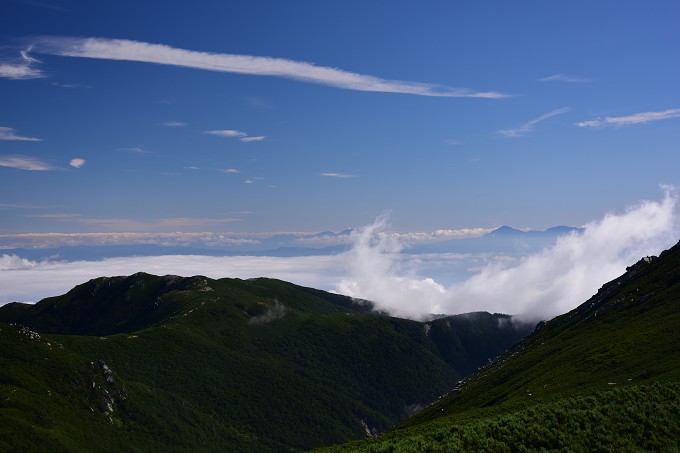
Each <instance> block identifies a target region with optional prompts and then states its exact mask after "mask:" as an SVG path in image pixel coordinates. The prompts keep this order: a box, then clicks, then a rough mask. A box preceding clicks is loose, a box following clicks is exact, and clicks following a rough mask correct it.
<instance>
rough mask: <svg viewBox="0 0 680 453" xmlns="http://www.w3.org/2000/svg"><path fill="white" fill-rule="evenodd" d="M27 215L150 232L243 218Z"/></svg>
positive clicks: (231, 221) (188, 227)
mask: <svg viewBox="0 0 680 453" xmlns="http://www.w3.org/2000/svg"><path fill="white" fill-rule="evenodd" d="M26 217H32V218H43V219H51V220H55V221H58V222H69V223H77V224H81V225H90V226H95V227H100V228H104V229H110V230H117V231H128V232H148V231H159V230H160V231H162V230H171V231H177V230H178V229H181V228H187V229H196V228H209V227H214V226H216V225H225V224H229V223H234V222H240V221H242V220H243V219H241V218H237V217H218V218H195V217H172V218H161V219H154V220H151V221H142V220H137V219H128V218H116V217H108V218H107V217H88V216H84V215H82V214H73V213H61V212H56V213H44V214H35V215H30V216H26Z"/></svg>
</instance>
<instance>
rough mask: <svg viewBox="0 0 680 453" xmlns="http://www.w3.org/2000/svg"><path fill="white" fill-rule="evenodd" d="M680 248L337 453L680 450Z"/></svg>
mask: <svg viewBox="0 0 680 453" xmlns="http://www.w3.org/2000/svg"><path fill="white" fill-rule="evenodd" d="M678 344H680V244H678V245H676V246H674V247H673V248H671V249H670V250H667V251H665V252H663V253H662V254H661V255H660V256H659V257H658V258H655V259H651V260H649V259H645V260H641V261H640V262H638V263H637V264H635V265H634V266H631V267H629V268H628V271H627V272H626V273H625V274H624V275H623V276H621V277H619V278H618V279H616V280H614V281H612V282H609V283H607V284H606V285H604V286H603V287H602V288H601V289H600V290H599V291H598V293H597V294H596V295H594V296H593V297H592V298H591V299H589V300H588V301H587V302H585V303H584V304H582V305H581V306H579V307H578V308H576V309H574V310H572V311H571V312H569V313H566V314H564V315H562V316H559V317H557V318H554V319H553V320H551V321H550V322H548V323H546V324H545V325H544V326H543V327H542V328H540V329H538V330H537V331H536V332H534V333H533V334H531V335H530V336H528V337H527V338H525V339H524V340H522V341H521V342H519V343H518V344H517V345H515V346H514V347H513V348H511V349H510V350H509V351H508V352H507V353H505V354H503V355H502V356H500V357H499V358H497V359H496V360H494V361H493V363H492V364H490V365H489V366H487V367H485V368H484V369H482V370H480V371H479V372H477V373H475V374H474V375H472V376H470V377H469V378H467V379H465V380H463V382H461V383H460V385H459V386H457V387H456V388H455V389H453V391H452V392H451V393H450V394H449V395H447V396H446V397H444V398H442V399H441V400H440V401H439V402H438V403H436V404H434V405H432V406H430V407H429V408H427V409H426V410H424V411H422V412H420V413H419V414H417V415H416V416H414V417H412V418H410V419H408V420H407V421H405V422H403V423H402V424H401V425H400V426H399V427H397V428H396V429H393V430H391V431H389V432H387V433H386V434H385V435H383V436H380V437H378V438H376V439H372V440H369V441H365V442H359V443H352V444H347V445H343V446H336V447H331V448H330V449H329V451H375V452H378V451H452V450H453V451H455V450H472V451H474V450H493V451H525V450H533V449H540V448H545V449H559V450H573V451H587V450H589V451H610V450H619V451H620V450H636V449H642V450H657V451H677V450H678V449H680V348H678Z"/></svg>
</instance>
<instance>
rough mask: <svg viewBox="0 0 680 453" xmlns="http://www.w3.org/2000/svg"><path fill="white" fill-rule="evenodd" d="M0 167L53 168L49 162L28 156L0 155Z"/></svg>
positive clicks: (24, 168) (21, 168) (36, 169)
mask: <svg viewBox="0 0 680 453" xmlns="http://www.w3.org/2000/svg"><path fill="white" fill-rule="evenodd" d="M0 167H9V168H18V169H19V170H30V171H47V170H54V167H52V166H51V165H49V164H46V163H45V162H43V161H41V160H40V159H36V158H35V157H30V156H20V155H10V156H0Z"/></svg>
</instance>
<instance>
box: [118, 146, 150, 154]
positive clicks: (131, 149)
mask: <svg viewBox="0 0 680 453" xmlns="http://www.w3.org/2000/svg"><path fill="white" fill-rule="evenodd" d="M116 151H125V152H126V153H136V154H148V153H149V152H148V151H147V150H145V149H144V148H142V147H141V146H132V147H129V148H116Z"/></svg>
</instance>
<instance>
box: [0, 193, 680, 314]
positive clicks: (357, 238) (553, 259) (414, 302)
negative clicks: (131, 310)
mask: <svg viewBox="0 0 680 453" xmlns="http://www.w3.org/2000/svg"><path fill="white" fill-rule="evenodd" d="M678 220H679V219H678V212H677V196H676V194H675V191H674V190H673V189H672V188H664V196H663V197H662V199H660V200H657V201H650V200H646V201H642V202H639V203H636V204H634V205H631V206H630V207H628V208H627V209H626V210H624V211H623V212H610V213H607V214H606V215H604V216H603V217H602V218H601V219H598V220H594V221H592V222H590V223H588V224H587V225H585V228H584V229H583V231H581V232H572V233H570V234H567V235H564V236H560V237H559V238H558V239H557V240H556V242H555V243H554V244H552V245H551V246H548V247H546V248H545V249H543V250H541V251H540V252H538V253H534V254H531V255H527V256H523V257H520V258H517V257H508V256H502V255H500V256H493V255H484V254H481V255H470V254H456V253H441V254H439V253H429V254H419V255H411V254H409V253H408V250H405V249H404V244H403V243H402V242H401V241H400V239H399V236H398V235H392V234H385V231H386V230H387V229H388V219H387V218H385V217H379V218H378V219H377V220H376V221H375V222H374V223H373V224H371V225H368V226H366V227H364V228H361V229H358V230H356V231H354V232H353V233H352V241H353V246H352V248H351V250H349V251H348V252H345V253H341V254H336V255H327V256H301V257H285V258H282V257H262V256H258V257H254V256H229V257H215V256H191V255H170V256H151V257H145V256H141V257H124V258H110V259H104V260H99V261H31V260H27V259H24V258H20V257H18V256H16V255H7V254H5V255H0V305H2V304H5V303H7V302H11V301H22V302H35V301H38V300H40V299H42V298H44V297H48V296H55V295H60V294H63V293H65V292H67V291H68V290H69V289H71V288H72V287H73V286H75V285H77V284H80V283H83V282H85V281H87V280H89V279H92V278H96V277H100V276H113V275H129V274H133V273H135V272H139V271H143V272H148V273H151V274H157V275H166V274H174V275H181V276H192V275H204V276H207V277H211V278H223V277H236V278H254V277H271V278H278V279H282V280H286V281H291V282H293V283H297V284H300V285H303V286H310V287H314V288H320V289H325V290H331V291H336V292H338V293H341V294H346V295H349V296H352V297H357V298H362V299H368V300H371V301H373V302H375V303H376V305H377V306H378V308H380V309H383V310H386V311H387V312H389V313H391V314H393V315H395V316H400V317H408V318H413V319H422V318H424V317H427V316H429V315H431V314H443V313H446V314H455V313H465V312H470V311H481V310H484V311H490V312H500V313H510V314H515V315H519V316H520V317H523V318H526V319H528V320H536V319H547V318H551V317H553V316H555V315H558V314H561V313H564V312H566V311H568V310H570V309H572V308H574V307H576V306H577V305H579V304H580V303H582V302H584V301H585V300H587V299H588V298H589V297H590V296H591V295H593V294H594V293H595V292H597V290H598V288H599V287H600V286H602V285H603V284H604V283H606V282H607V281H609V280H612V279H613V278H616V277H617V276H619V275H621V274H622V273H623V272H625V269H626V267H627V266H629V265H631V264H633V263H635V262H636V261H637V260H639V259H640V258H642V257H644V256H648V255H658V254H659V253H660V252H661V251H663V250H664V249H667V248H669V247H671V246H672V245H674V244H675V243H677V242H678V239H680V236H679V233H680V229H679V225H680V222H679V221H678ZM475 264H477V265H478V266H476V267H475ZM466 266H467V267H468V270H469V271H470V272H468V273H467V275H466V276H464V277H462V278H461V277H460V276H459V278H458V279H456V280H455V281H453V282H451V281H450V278H449V279H447V278H446V272H445V270H446V269H447V268H450V269H453V268H461V267H466ZM442 269H444V271H441V270H442Z"/></svg>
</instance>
